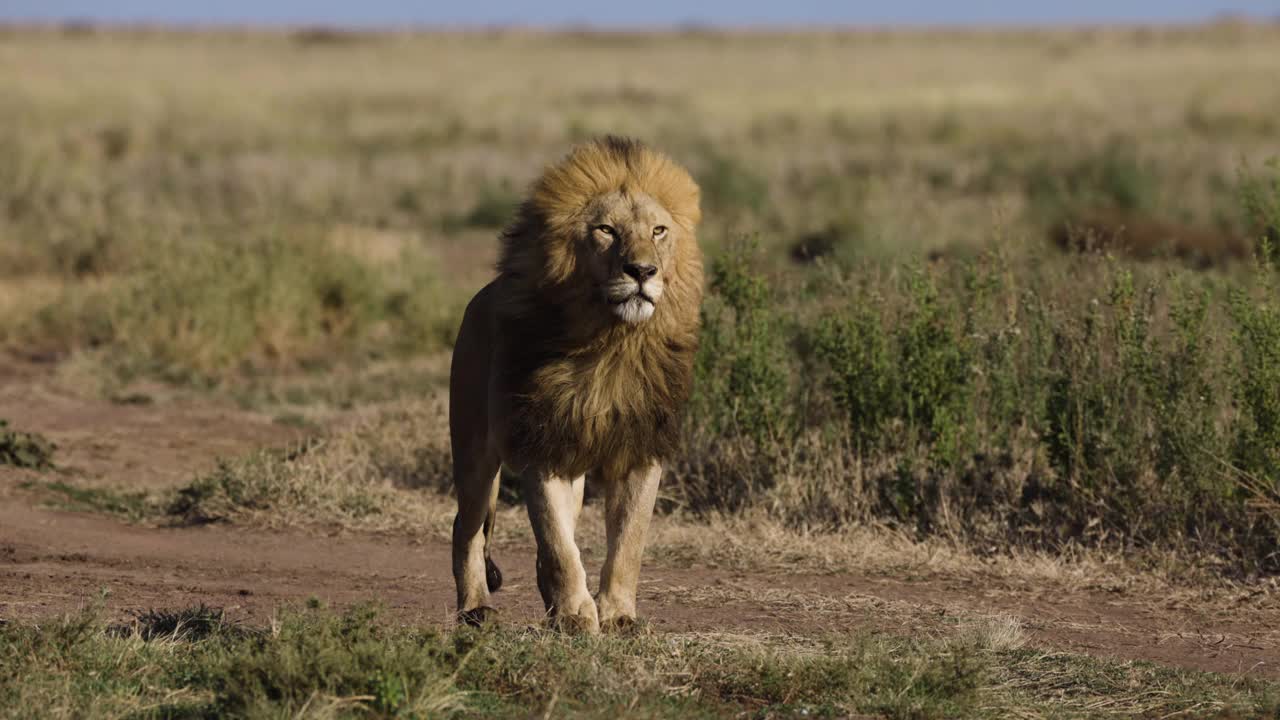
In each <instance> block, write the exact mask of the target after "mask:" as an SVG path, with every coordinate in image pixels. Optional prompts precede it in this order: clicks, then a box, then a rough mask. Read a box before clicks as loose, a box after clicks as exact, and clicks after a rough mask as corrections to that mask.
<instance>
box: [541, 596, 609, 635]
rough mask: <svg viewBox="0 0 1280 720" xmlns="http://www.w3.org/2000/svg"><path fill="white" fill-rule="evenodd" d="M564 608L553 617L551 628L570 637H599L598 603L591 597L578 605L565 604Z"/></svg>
mask: <svg viewBox="0 0 1280 720" xmlns="http://www.w3.org/2000/svg"><path fill="white" fill-rule="evenodd" d="M561 607H563V608H568V609H569V610H567V611H565V610H556V611H553V612H552V615H551V626H552V627H553V628H555V629H556V630H559V631H560V632H563V633H566V634H569V635H598V634H599V633H600V616H599V614H598V613H597V611H596V603H595V601H594V600H592V599H591V598H590V597H588V598H586V599H585V600H582V601H580V602H577V603H565V604H564V605H563V606H561Z"/></svg>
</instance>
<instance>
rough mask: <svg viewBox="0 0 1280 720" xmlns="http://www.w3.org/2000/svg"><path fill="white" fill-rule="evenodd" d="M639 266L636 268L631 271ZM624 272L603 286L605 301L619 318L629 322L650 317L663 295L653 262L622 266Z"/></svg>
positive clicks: (640, 321) (640, 320)
mask: <svg viewBox="0 0 1280 720" xmlns="http://www.w3.org/2000/svg"><path fill="white" fill-rule="evenodd" d="M635 267H639V268H640V269H639V270H634V268H635ZM623 272H624V273H625V274H624V275H622V276H620V277H615V278H614V279H613V280H611V281H609V283H608V284H606V285H605V288H604V300H605V302H606V303H608V304H609V309H610V310H611V311H612V312H613V314H614V315H615V316H617V318H618V319H619V320H622V321H623V322H625V323H630V324H632V325H635V324H638V323H642V322H644V321H645V320H648V319H649V318H651V317H653V309H654V305H655V304H656V303H657V302H658V300H659V299H660V298H661V297H662V291H663V283H662V278H660V277H658V276H657V268H655V267H653V266H652V265H645V266H633V265H631V264H628V265H626V266H624V268H623Z"/></svg>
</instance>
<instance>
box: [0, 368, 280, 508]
mask: <svg viewBox="0 0 1280 720" xmlns="http://www.w3.org/2000/svg"><path fill="white" fill-rule="evenodd" d="M0 418H4V419H6V420H8V421H9V423H10V425H11V426H12V428H13V429H15V430H21V431H23V432H32V433H39V434H41V435H44V436H45V437H47V438H49V439H50V440H52V441H53V442H54V443H55V444H56V445H57V451H56V455H55V462H56V463H57V465H58V468H59V470H60V472H62V473H64V474H68V475H71V476H74V477H75V478H76V479H77V480H80V481H82V482H85V483H86V484H95V485H99V484H100V485H111V486H121V487H132V488H155V487H164V486H171V485H177V484H181V483H184V482H187V481H189V480H191V475H192V473H195V472H199V471H201V470H207V469H209V468H210V467H212V466H213V465H214V463H215V462H216V460H217V458H218V457H222V456H229V455H235V454H238V453H242V452H245V451H246V450H249V449H252V448H254V447H267V446H277V445H287V444H288V443H290V442H292V441H295V440H298V439H300V433H299V431H298V430H297V429H295V428H290V427H286V426H283V425H280V424H277V423H273V422H272V421H271V420H270V419H269V418H266V417H263V416H261V415H258V414H256V413H250V412H246V411H244V410H241V409H239V408H237V407H235V406H234V405H231V404H220V403H217V402H215V401H213V400H211V399H209V398H207V397H204V396H198V395H184V394H181V393H175V392H174V391H172V390H170V389H167V388H165V387H163V386H159V385H156V386H154V387H149V386H145V385H140V386H138V387H136V388H133V389H131V391H130V392H129V393H128V394H124V395H121V396H120V397H118V398H116V399H115V400H104V399H96V398H85V397H81V396H79V395H77V394H75V393H72V392H69V391H66V390H63V389H60V388H59V387H58V386H57V385H56V383H54V382H52V381H51V378H50V368H49V367H48V366H46V365H40V364H34V363H24V362H21V361H15V360H12V359H6V358H3V357H0ZM13 475H14V473H13V471H12V470H7V469H5V468H3V467H0V480H3V479H5V478H6V476H9V477H12V476H13Z"/></svg>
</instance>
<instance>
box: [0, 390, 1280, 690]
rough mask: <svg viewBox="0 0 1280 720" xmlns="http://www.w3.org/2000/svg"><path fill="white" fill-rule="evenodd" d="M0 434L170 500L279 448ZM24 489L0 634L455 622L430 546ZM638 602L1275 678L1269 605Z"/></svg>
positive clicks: (191, 437) (717, 583)
mask: <svg viewBox="0 0 1280 720" xmlns="http://www.w3.org/2000/svg"><path fill="white" fill-rule="evenodd" d="M15 398H16V400H15ZM15 410H16V411H15ZM0 417H6V418H9V419H10V420H11V421H13V422H15V423H18V424H21V425H22V426H23V429H26V430H37V431H40V432H45V433H48V434H49V435H50V436H51V437H53V438H54V440H55V441H57V442H59V444H60V445H61V446H62V449H61V454H60V460H61V461H62V462H64V463H67V464H68V465H69V466H71V468H72V472H75V473H81V474H82V476H83V477H87V478H90V479H92V480H93V481H98V482H104V483H113V484H117V485H123V484H137V485H152V486H154V485H158V484H163V483H174V482H182V481H185V480H186V479H189V478H190V476H191V473H193V472H196V471H198V470H200V469H202V468H205V467H208V466H209V465H211V464H212V463H213V461H214V459H215V458H216V456H217V455H219V454H223V453H229V452H237V451H243V450H246V449H248V448H250V447H253V446H254V445H257V444H263V443H271V442H275V441H284V440H287V439H288V435H289V433H288V431H287V430H284V429H282V428H278V427H275V426H272V425H270V424H269V423H266V422H265V421H263V420H262V419H261V418H257V417H254V416H252V415H247V414H238V413H237V412H236V411H233V410H229V409H226V408H211V407H200V406H198V405H192V404H191V403H189V402H184V403H178V404H172V405H171V404H166V405H164V406H150V407H137V406H118V405H113V404H111V403H106V402H97V401H85V400H78V399H75V398H73V397H69V396H65V395H59V394H57V393H53V392H52V391H49V390H48V389H47V388H43V387H41V386H39V384H38V383H34V384H33V383H28V384H26V385H25V387H18V386H17V385H14V384H12V383H11V384H10V385H8V386H0ZM104 438H107V440H104ZM22 477H23V476H22V474H21V473H19V472H17V471H14V470H11V469H0V490H2V491H3V492H0V619H37V618H41V617H47V616H50V615H54V614H59V613H63V612H66V611H69V610H74V609H76V608H79V607H83V606H85V605H87V604H90V603H92V602H97V601H100V602H103V603H104V605H105V607H106V608H107V610H108V612H110V613H113V614H120V615H123V614H126V613H127V612H129V611H137V610H145V609H150V608H177V607H182V606H186V605H192V604H196V603H201V602H203V603H206V604H209V605H212V606H219V607H223V608H225V609H227V610H228V611H229V613H230V614H231V616H232V617H234V618H237V619H244V620H248V621H251V622H265V621H266V620H267V619H268V618H269V617H270V615H271V613H272V612H273V610H274V609H275V608H277V607H279V606H281V605H284V604H287V603H300V602H303V601H305V600H307V599H309V598H313V597H314V598H318V599H320V600H322V601H325V602H326V603H328V604H330V605H332V606H336V607H343V606H347V605H351V604H354V603H358V602H364V601H370V600H373V601H378V602H380V603H382V604H383V605H384V606H385V607H387V608H388V610H389V612H391V613H392V614H393V615H394V616H396V617H397V618H399V619H402V620H404V621H406V622H429V623H441V624H444V623H448V622H449V621H450V618H451V610H452V604H453V581H452V578H451V576H450V571H449V566H450V565H449V555H448V547H447V545H446V544H445V543H444V542H442V541H437V540H430V539H428V540H422V541H417V542H415V541H413V540H410V539H406V538H402V537H375V536H367V535H344V536H321V535H317V534H314V533H307V532H301V531H290V532H267V531H257V530H250V529H244V528H237V527H229V526H205V527H196V528H180V529H166V528H144V527H134V526H129V525H126V524H122V523H119V522H116V521H114V520H112V519H109V518H104V517H99V516H92V515H83V514H76V513H66V512H58V511H51V510H46V509H40V508H37V507H35V506H33V504H32V501H31V498H30V497H28V496H27V495H26V494H24V493H22V492H20V491H17V490H16V489H15V488H16V486H17V483H18V482H19V481H20V480H21V478H22ZM497 557H498V560H499V563H500V564H501V566H502V568H503V571H504V574H505V576H506V581H507V582H506V586H505V587H504V589H503V591H502V592H501V593H500V594H499V595H497V596H496V602H497V604H498V605H499V606H500V608H501V610H502V613H503V618H504V619H505V621H506V622H512V623H533V622H537V621H538V619H539V617H540V615H541V609H542V608H541V603H540V601H539V599H538V594H537V590H536V586H535V584H534V580H533V567H534V562H533V556H532V553H530V552H529V550H528V549H526V548H501V549H500V552H499V553H498V555H497ZM587 560H588V565H589V567H593V568H595V567H598V565H599V554H598V550H597V549H596V548H588V549H587ZM640 601H641V609H642V612H643V613H644V614H645V615H647V616H648V617H649V618H650V622H651V624H652V626H653V627H654V628H655V629H656V630H658V631H740V632H751V633H778V634H817V633H833V632H834V633H839V632H849V631H857V630H864V629H866V628H875V629H880V630H887V631H892V632H899V633H919V632H926V633H930V632H947V631H950V630H951V629H953V628H954V627H955V626H957V625H963V624H965V623H973V622H980V621H981V620H982V619H983V618H984V617H987V616H991V615H1001V616H1011V617H1014V618H1017V619H1018V620H1019V621H1020V623H1021V624H1022V626H1023V628H1024V630H1025V631H1026V633H1027V635H1028V636H1029V639H1030V642H1031V643H1032V644H1033V645H1035V646H1039V647H1043V648H1046V649H1061V650H1070V651H1076V652H1085V653H1089V654H1094V655H1101V656H1107V657H1114V658H1123V659H1142V660H1151V661H1155V662H1160V663H1164V664H1169V665H1174V666H1179V667H1186V668H1195V669H1202V670H1212V671H1220V672H1246V673H1253V674H1258V675H1263V676H1268V677H1280V601H1278V600H1277V598H1276V597H1274V594H1271V595H1265V594H1263V595H1261V596H1259V597H1254V598H1249V597H1247V596H1246V597H1244V598H1242V599H1241V600H1240V601H1238V603H1237V604H1235V605H1232V604H1230V603H1227V602H1222V601H1215V602H1213V603H1206V604H1176V603H1170V602H1162V601H1161V600H1160V599H1158V598H1156V599H1150V600H1148V599H1144V598H1141V597H1135V596H1134V595H1133V594H1124V593H1120V594H1107V593H1101V592H1090V591H1080V592H1073V591H1069V590H1063V589H1062V588H1052V589H1043V590H1041V589H1037V588H1035V587H1034V586H1028V585H1017V584H1012V583H1003V584H1002V583H1000V582H996V581H991V582H986V581H975V580H973V579H972V578H957V577H946V576H932V577H929V578H925V579H913V580H905V579H900V578H894V577H880V576H871V575H855V574H844V575H806V574H786V575H779V574H776V573H745V572H734V571H729V570H722V569H710V568H690V569H681V568H672V567H661V566H656V565H654V564H652V563H651V564H650V566H649V567H647V568H646V571H645V575H644V581H643V585H642V589H641V599H640Z"/></svg>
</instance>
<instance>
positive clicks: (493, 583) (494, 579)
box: [484, 505, 502, 592]
mask: <svg viewBox="0 0 1280 720" xmlns="http://www.w3.org/2000/svg"><path fill="white" fill-rule="evenodd" d="M497 515H498V513H497V508H496V507H494V506H493V505H490V506H489V515H488V516H487V517H485V519H484V581H485V584H486V585H488V586H489V592H498V590H499V589H501V588H502V571H501V570H499V569H498V564H497V563H495V562H494V561H493V558H492V557H491V556H490V555H489V539H490V538H491V537H492V536H493V521H494V519H495V518H496V517H497Z"/></svg>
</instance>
